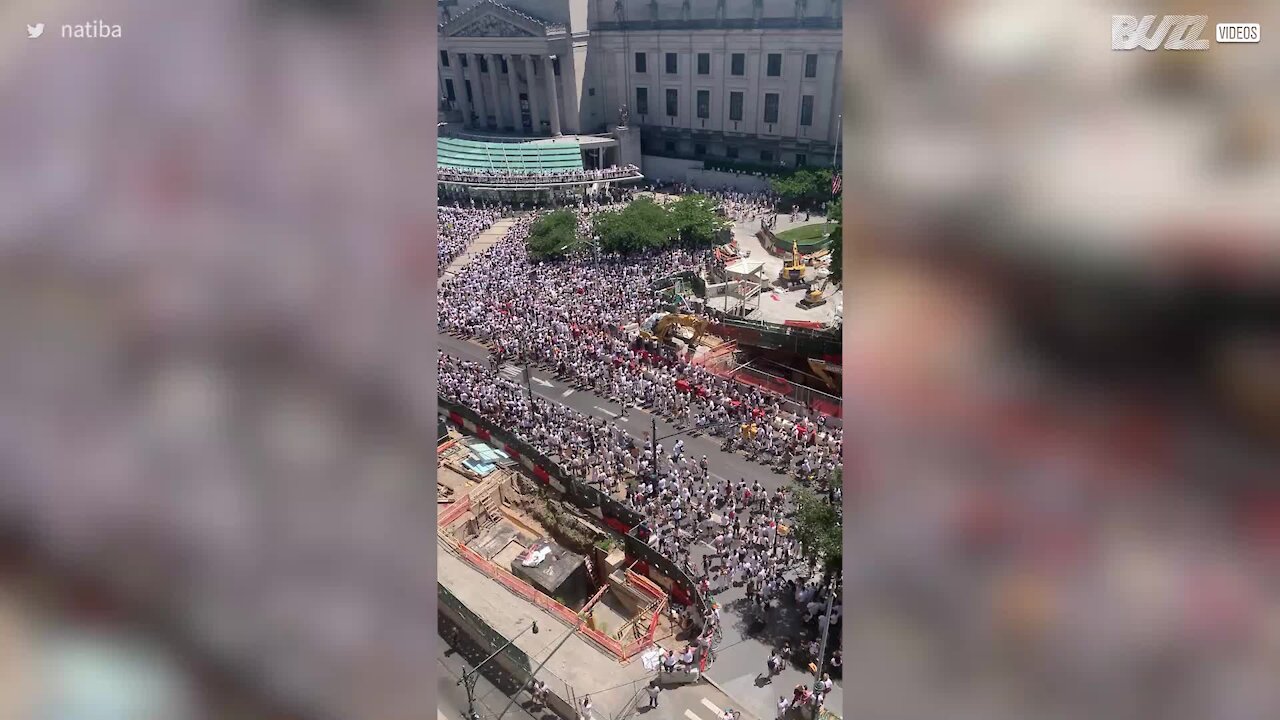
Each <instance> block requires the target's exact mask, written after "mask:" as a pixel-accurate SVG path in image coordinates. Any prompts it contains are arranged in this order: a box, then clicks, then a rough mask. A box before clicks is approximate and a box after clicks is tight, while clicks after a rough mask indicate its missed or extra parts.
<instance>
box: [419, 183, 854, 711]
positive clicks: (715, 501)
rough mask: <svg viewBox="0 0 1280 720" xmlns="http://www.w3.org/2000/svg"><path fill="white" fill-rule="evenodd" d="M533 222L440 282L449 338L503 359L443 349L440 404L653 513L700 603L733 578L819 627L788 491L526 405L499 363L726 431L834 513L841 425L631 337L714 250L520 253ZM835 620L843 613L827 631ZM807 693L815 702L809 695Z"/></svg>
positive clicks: (609, 427)
mask: <svg viewBox="0 0 1280 720" xmlns="http://www.w3.org/2000/svg"><path fill="white" fill-rule="evenodd" d="M720 199H721V201H722V203H723V202H726V201H727V202H732V203H737V205H736V206H735V211H738V212H749V210H748V208H750V207H754V206H756V205H763V204H764V203H767V202H768V201H769V199H768V198H766V197H760V196H751V195H731V194H725V196H723V197H721V198H720ZM613 200H614V198H600V199H598V200H593V201H589V202H585V203H584V204H583V205H582V206H580V208H579V213H580V218H581V220H580V222H581V223H582V227H581V228H580V229H581V230H584V231H586V230H588V229H589V225H588V222H589V217H590V215H591V214H592V213H594V212H597V211H600V210H605V209H608V208H610V207H612V206H613V202H612V201H613ZM532 222H533V217H532V216H523V217H521V218H519V219H518V220H516V222H515V223H514V224H513V225H512V226H511V227H510V228H509V230H508V232H507V234H506V235H505V236H504V238H503V239H502V240H500V241H499V242H498V243H496V244H495V245H493V246H492V247H490V248H489V249H488V250H486V251H485V252H484V253H482V254H481V255H480V256H477V258H476V262H473V263H469V264H468V265H467V267H466V268H465V269H463V270H462V271H461V272H459V273H457V274H455V275H452V276H450V277H448V278H443V279H442V280H441V283H440V288H439V295H438V299H439V308H440V314H439V323H440V329H441V330H442V331H443V332H446V333H449V334H453V335H456V336H462V337H467V338H470V339H474V340H477V341H480V342H482V343H484V344H486V345H488V346H489V347H490V348H491V351H492V355H491V359H490V362H488V363H480V362H472V361H466V360H462V359H458V358H455V357H452V356H449V355H446V354H443V353H442V354H441V355H440V357H439V367H438V377H439V394H440V396H441V397H442V398H444V399H446V400H450V401H454V402H458V403H461V404H463V405H466V406H467V407H469V408H471V409H473V410H475V411H476V412H479V413H481V414H482V415H483V416H485V417H486V418H487V419H488V420H490V421H491V422H493V423H494V424H495V425H497V426H499V427H503V428H506V429H509V430H510V431H512V432H514V433H517V434H518V435H519V436H520V437H521V438H522V439H524V440H525V441H526V442H529V443H530V444H531V445H532V446H533V447H535V448H537V449H538V450H539V452H541V453H543V454H545V455H546V456H548V457H550V458H554V459H555V461H556V462H557V463H558V464H560V465H561V467H563V468H565V469H566V471H568V472H570V473H572V474H573V475H575V476H576V477H578V478H579V479H580V480H582V481H583V482H587V483H590V484H592V485H594V486H596V487H599V488H600V489H602V490H604V491H606V492H608V493H610V494H611V495H612V496H614V497H615V498H617V499H619V500H621V501H623V502H625V503H626V504H627V505H628V506H629V507H631V508H632V509H633V510H635V511H636V512H638V513H639V514H641V515H642V516H644V517H646V518H648V521H647V523H646V527H647V530H648V532H649V537H648V542H649V543H650V544H651V545H653V546H654V547H655V548H656V549H658V550H659V551H660V552H662V553H663V554H664V555H665V556H666V557H668V558H670V559H672V560H673V561H674V562H677V563H679V564H682V565H683V566H684V568H685V569H686V571H687V572H688V573H689V575H690V577H695V578H700V581H699V582H700V584H701V586H702V587H701V589H702V591H703V593H702V594H703V595H704V596H714V594H715V593H716V592H719V591H722V590H724V589H726V588H727V587H728V586H729V585H730V584H736V585H738V586H743V587H746V588H747V592H748V597H749V598H750V601H751V607H752V608H753V609H754V611H755V612H756V613H757V614H758V617H759V618H761V619H764V618H766V617H768V616H769V614H770V612H769V609H770V608H771V607H778V606H779V605H780V604H783V603H785V604H787V605H792V604H794V605H795V606H796V607H798V608H802V609H803V614H804V615H805V616H806V620H807V621H808V622H810V623H813V624H814V625H815V626H817V625H820V624H821V623H823V622H826V620H824V619H822V618H819V617H818V615H819V614H821V613H817V614H815V612H813V611H812V608H810V607H809V606H810V605H811V604H812V603H813V598H814V597H815V593H816V592H817V589H818V588H819V587H824V586H823V585H822V584H821V580H820V577H821V574H820V573H819V572H818V571H817V570H816V569H815V568H811V567H807V566H806V565H805V563H804V562H803V561H802V560H801V559H800V557H801V555H800V550H801V548H800V546H799V545H798V543H797V542H796V541H795V539H794V537H792V536H788V535H784V534H781V533H779V532H778V527H779V526H778V519H779V518H781V517H784V516H785V515H786V514H787V513H789V512H791V510H792V507H791V501H790V498H789V493H788V492H787V491H786V490H785V489H783V488H779V489H778V490H776V491H772V492H770V491H768V490H765V488H764V487H763V485H762V484H761V483H760V481H759V479H758V478H757V479H755V480H754V481H748V479H746V478H742V479H739V480H737V481H725V480H720V479H713V478H712V475H711V470H710V468H709V467H708V458H707V457H706V456H701V457H695V456H694V455H693V454H692V453H686V452H685V450H684V445H685V442H684V440H683V439H677V440H676V441H675V442H674V444H672V445H671V446H670V447H664V446H663V444H662V442H661V441H659V442H658V444H657V447H656V448H655V447H653V445H651V444H650V443H651V441H650V440H648V439H645V438H637V437H634V436H632V435H630V434H628V433H627V432H626V431H624V430H623V429H622V427H620V424H619V422H618V421H617V420H616V419H615V420H613V421H612V422H610V421H607V420H604V419H597V418H593V417H591V416H589V415H586V414H583V413H581V412H579V411H577V410H574V409H573V408H571V407H569V406H567V405H564V404H561V403H557V402H553V401H551V400H545V399H542V398H534V397H531V396H530V395H529V393H528V392H527V391H526V390H525V388H524V387H523V386H522V385H520V384H519V383H516V382H514V381H512V380H510V379H508V378H506V377H504V376H503V375H502V374H501V366H502V365H503V364H504V363H514V364H517V365H521V364H530V365H535V366H541V367H544V368H547V369H549V370H551V371H553V372H554V373H555V374H556V375H557V377H559V378H560V379H561V381H563V382H566V383H567V384H570V385H572V386H574V387H576V388H578V389H581V390H585V391H590V392H594V393H596V394H598V395H600V396H602V397H607V398H609V399H611V400H614V401H616V402H619V403H622V404H623V405H624V407H644V408H646V409H647V410H649V411H650V412H652V413H655V414H657V415H660V416H662V417H664V418H666V419H667V420H669V421H670V422H671V423H673V424H675V425H677V426H678V427H681V428H683V429H687V430H688V431H690V432H697V433H703V434H707V435H715V436H717V437H719V438H722V439H723V442H724V445H723V447H724V448H725V449H730V448H732V449H735V450H741V451H743V452H744V453H745V454H746V456H747V457H748V458H751V459H754V460H756V461H758V462H761V463H768V464H772V465H773V466H774V468H775V469H776V470H777V471H778V472H780V473H786V475H787V476H788V477H792V478H795V479H797V480H799V481H801V482H804V483H807V484H809V485H810V486H811V487H813V488H814V489H816V490H819V491H820V492H824V493H826V496H827V499H828V500H829V501H830V502H832V503H835V504H836V505H837V506H838V505H839V502H840V490H839V483H838V482H833V480H835V478H836V477H837V473H838V472H839V471H838V468H839V458H840V451H841V444H842V434H841V430H840V429H839V428H838V427H835V425H834V424H833V423H831V422H830V419H829V418H826V417H825V416H821V415H818V414H806V413H803V412H801V413H793V412H790V411H789V410H788V407H787V406H784V402H783V400H782V399H781V398H778V397H776V396H773V395H771V394H769V393H766V392H764V391H762V390H761V389H759V388H757V387H755V386H752V385H749V384H745V383H741V382H739V381H736V380H732V379H728V378H724V377H721V376H718V375H716V374H714V373H712V372H710V371H708V370H706V369H704V368H703V367H701V366H699V365H697V364H695V363H693V362H691V361H690V359H689V358H688V357H686V354H684V353H679V352H676V351H674V350H672V349H671V348H668V347H666V346H660V345H656V344H653V343H646V342H645V341H643V340H640V339H639V338H638V337H637V336H635V335H634V334H633V332H632V331H631V329H634V326H635V325H638V324H639V323H641V322H643V321H644V320H645V319H646V318H647V317H649V316H650V315H652V314H653V313H654V312H655V311H657V310H658V307H659V301H658V296H657V292H656V291H655V290H654V289H653V284H654V282H655V281H656V280H658V279H660V278H663V277H666V276H669V275H671V274H673V273H676V272H680V271H684V270H691V269H697V268H699V267H701V266H703V265H705V263H706V262H707V261H708V259H709V256H708V253H709V251H706V250H696V251H695V250H690V249H685V248H677V249H669V250H663V251H657V252H652V253H648V254H644V255H642V256H630V257H627V258H623V257H620V256H614V255H609V254H604V253H591V254H587V255H583V256H577V257H573V258H570V259H567V260H562V261H558V262H554V263H535V262H534V261H532V260H531V259H530V258H529V257H528V254H527V252H526V250H525V242H526V240H527V237H528V233H529V228H530V226H531V225H532ZM629 328H630V329H629ZM531 403H532V404H531ZM784 485H785V484H784ZM694 540H701V541H703V542H704V543H706V544H707V545H709V546H710V547H711V548H713V550H712V551H711V553H710V554H708V555H707V556H706V557H698V555H697V554H691V549H692V548H694V547H695V546H696V544H695V542H693V541H694ZM698 552H699V553H701V550H699V551H698ZM833 582H838V580H836V581H833ZM797 598H798V599H797ZM704 610H705V609H704ZM718 617H719V611H718V609H715V608H712V609H710V610H708V611H706V614H705V615H703V616H701V617H696V618H691V619H692V620H694V621H695V622H696V624H697V625H698V626H699V627H700V628H702V630H703V633H702V636H701V637H700V638H699V640H697V641H696V643H698V644H701V645H704V646H705V648H704V650H703V651H704V652H705V651H710V648H711V647H712V645H713V642H712V638H713V637H714V636H715V635H716V633H718V630H717V624H718ZM838 618H839V613H838V611H836V612H833V615H832V622H835V623H838V622H839V620H838ZM815 636H816V633H815ZM806 650H809V648H807V646H806ZM812 653H813V654H816V653H817V649H816V647H815V648H812ZM811 700H812V698H811V697H810V696H805V698H804V699H803V702H810V701H811ZM819 702H820V699H819Z"/></svg>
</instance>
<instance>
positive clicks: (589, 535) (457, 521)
mask: <svg viewBox="0 0 1280 720" xmlns="http://www.w3.org/2000/svg"><path fill="white" fill-rule="evenodd" d="M469 430H471V431H473V430H474V429H468V428H466V427H450V428H448V429H447V431H446V433H445V434H444V436H443V437H442V439H441V442H440V444H439V446H438V457H439V470H438V473H437V481H436V482H437V488H438V496H437V497H438V504H439V508H438V510H439V512H438V535H439V552H438V558H439V559H438V568H439V574H438V581H439V584H440V588H441V605H440V610H441V613H442V615H446V616H447V617H448V620H449V621H450V625H451V626H456V627H459V628H462V629H463V630H464V631H468V632H474V633H475V634H476V635H479V636H481V637H483V638H485V639H487V640H488V642H489V644H490V645H494V647H493V649H494V650H497V649H498V646H501V645H502V644H504V643H505V642H506V640H505V638H515V640H514V642H513V643H512V645H513V646H514V648H513V649H512V650H511V651H510V652H508V653H506V655H507V657H506V658H505V659H506V660H507V661H508V662H507V666H506V669H507V671H508V672H511V673H512V674H513V676H516V677H518V678H519V677H522V676H525V677H527V678H528V679H532V678H534V677H536V678H538V679H541V680H542V681H543V682H545V683H547V685H548V687H549V688H550V692H551V693H552V694H553V695H555V696H556V697H557V698H559V699H560V700H562V701H563V706H562V708H563V709H565V710H566V711H568V709H571V708H573V707H574V706H575V703H576V702H577V698H578V697H580V696H581V695H583V694H586V693H590V694H591V696H592V698H593V701H594V702H595V703H596V705H597V707H600V708H602V709H606V711H608V710H607V708H609V707H610V706H612V705H614V704H616V705H617V708H618V709H619V710H620V709H621V708H623V707H625V706H626V705H627V703H630V702H632V701H633V700H634V694H635V693H636V692H638V691H639V690H640V688H641V687H642V686H643V683H644V682H646V681H647V680H646V679H647V678H648V677H649V676H650V675H651V672H650V671H649V670H646V668H645V663H643V662H637V660H639V659H640V656H641V655H643V654H645V651H646V650H650V651H652V649H653V648H654V647H655V646H658V645H662V644H664V643H665V644H666V645H667V646H669V647H671V648H674V647H675V646H676V644H677V641H676V639H675V634H676V630H675V629H673V628H672V626H671V622H670V618H669V615H668V613H667V612H666V610H667V608H668V597H667V592H666V591H665V590H664V589H663V588H662V587H661V586H660V585H659V583H657V582H655V581H654V580H652V579H650V578H649V577H646V576H645V575H644V574H642V573H641V572H637V571H636V570H635V569H634V568H633V567H632V566H633V565H634V564H635V563H634V561H631V562H628V558H627V554H626V553H625V552H624V550H623V549H622V548H621V547H620V546H619V544H618V543H617V542H616V539H615V538H614V537H613V534H612V533H611V531H610V530H609V529H608V528H606V527H603V526H601V525H600V524H598V523H597V522H595V520H594V518H593V517H592V516H590V515H589V514H586V513H585V512H583V511H581V510H580V509H579V508H577V507H576V506H575V505H574V504H573V503H571V502H568V501H566V500H565V499H563V498H561V497H558V495H559V493H558V492H557V491H556V490H555V489H554V488H553V487H551V486H550V484H549V483H545V482H543V481H542V480H541V477H540V474H538V473H530V468H529V466H528V461H527V460H524V461H523V462H522V460H523V459H522V458H519V457H517V456H516V455H514V453H513V452H512V451H509V450H508V449H504V448H499V447H495V446H493V445H491V444H490V443H489V442H487V441H486V439H482V438H480V437H477V436H476V435H473V434H471V432H469ZM531 475H532V477H531ZM533 621H537V622H538V623H539V624H540V625H541V626H542V627H544V628H550V630H549V631H544V632H543V633H541V634H530V633H522V630H523V629H526V628H528V627H529V625H530V623H531V622H533ZM570 679H571V680H570ZM602 691H603V692H602ZM552 705H553V707H556V706H558V704H557V703H555V702H553V703H552ZM611 714H612V713H611Z"/></svg>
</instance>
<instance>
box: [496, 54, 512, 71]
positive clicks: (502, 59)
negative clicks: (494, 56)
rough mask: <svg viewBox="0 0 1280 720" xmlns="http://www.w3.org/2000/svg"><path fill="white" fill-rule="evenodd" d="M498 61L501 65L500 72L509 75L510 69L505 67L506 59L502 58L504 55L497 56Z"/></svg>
mask: <svg viewBox="0 0 1280 720" xmlns="http://www.w3.org/2000/svg"><path fill="white" fill-rule="evenodd" d="M498 63H499V64H500V65H502V72H504V73H506V74H507V75H510V74H511V71H510V70H508V69H507V59H506V58H504V57H500V58H498Z"/></svg>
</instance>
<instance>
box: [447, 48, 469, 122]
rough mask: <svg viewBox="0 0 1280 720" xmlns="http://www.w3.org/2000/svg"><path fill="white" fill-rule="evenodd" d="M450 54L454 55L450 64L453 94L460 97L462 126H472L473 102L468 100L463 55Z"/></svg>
mask: <svg viewBox="0 0 1280 720" xmlns="http://www.w3.org/2000/svg"><path fill="white" fill-rule="evenodd" d="M449 54H450V55H452V56H453V59H451V60H450V61H449V64H450V65H451V66H453V67H452V70H453V73H452V74H453V94H454V96H456V97H457V98H458V108H459V109H460V110H462V126H463V127H471V125H472V123H471V102H470V101H468V100H467V76H466V75H465V74H463V70H462V55H460V54H458V53H449Z"/></svg>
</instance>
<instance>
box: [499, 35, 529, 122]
mask: <svg viewBox="0 0 1280 720" xmlns="http://www.w3.org/2000/svg"><path fill="white" fill-rule="evenodd" d="M503 57H504V58H506V60H507V89H508V90H510V97H511V129H512V130H514V131H516V132H520V133H522V132H524V126H523V125H521V124H520V83H519V82H518V81H517V80H516V57H518V56H517V55H513V54H507V55H504V56H503Z"/></svg>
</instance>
